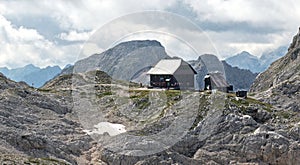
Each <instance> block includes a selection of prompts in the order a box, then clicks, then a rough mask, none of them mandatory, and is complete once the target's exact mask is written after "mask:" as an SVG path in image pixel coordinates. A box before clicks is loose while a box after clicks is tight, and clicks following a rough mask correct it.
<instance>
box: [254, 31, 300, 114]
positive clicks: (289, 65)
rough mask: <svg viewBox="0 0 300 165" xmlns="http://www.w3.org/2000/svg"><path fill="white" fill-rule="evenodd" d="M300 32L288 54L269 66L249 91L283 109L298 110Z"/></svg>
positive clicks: (299, 96)
mask: <svg viewBox="0 0 300 165" xmlns="http://www.w3.org/2000/svg"><path fill="white" fill-rule="evenodd" d="M299 53H300V32H298V34H296V36H294V38H293V41H292V43H291V45H290V47H289V49H288V53H287V54H286V55H285V56H284V57H282V58H280V59H278V60H277V61H275V62H274V63H272V64H271V66H270V67H269V68H268V69H267V70H266V71H265V72H263V73H261V74H259V75H258V77H257V78H256V80H255V81H254V83H253V85H252V87H251V91H252V92H256V93H260V95H258V97H259V98H261V99H262V100H264V101H267V102H269V103H271V104H274V105H277V106H279V107H281V108H283V109H292V110H294V111H299V108H300V103H299V100H300V94H299V90H300V58H299V56H300V54H299Z"/></svg>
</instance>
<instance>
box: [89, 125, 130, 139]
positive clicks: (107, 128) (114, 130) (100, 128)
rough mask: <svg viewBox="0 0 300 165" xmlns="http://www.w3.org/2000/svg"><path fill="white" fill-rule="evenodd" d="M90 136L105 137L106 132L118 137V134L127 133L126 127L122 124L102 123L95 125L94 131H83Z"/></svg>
mask: <svg viewBox="0 0 300 165" xmlns="http://www.w3.org/2000/svg"><path fill="white" fill-rule="evenodd" d="M83 131H84V132H86V133H87V134H88V135H92V134H100V135H103V134H104V133H105V132H106V133H108V134H109V135H110V136H116V135H118V134H121V133H124V132H126V129H125V126H124V125H122V124H114V123H110V122H100V123H98V124H97V125H94V129H93V130H83Z"/></svg>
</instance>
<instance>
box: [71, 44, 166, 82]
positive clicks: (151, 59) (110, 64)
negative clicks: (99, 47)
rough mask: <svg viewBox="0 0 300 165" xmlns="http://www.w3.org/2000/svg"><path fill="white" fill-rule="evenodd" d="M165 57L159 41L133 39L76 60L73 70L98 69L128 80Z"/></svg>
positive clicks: (114, 76) (81, 71)
mask: <svg viewBox="0 0 300 165" xmlns="http://www.w3.org/2000/svg"><path fill="white" fill-rule="evenodd" d="M167 57H169V56H168V55H167V53H166V51H165V48H164V47H163V46H162V45H161V44H160V42H158V41H155V40H133V41H127V42H123V43H120V44H118V45H116V46H114V47H112V48H110V49H108V50H106V51H104V52H102V53H100V54H94V55H92V56H90V57H88V58H85V59H83V60H80V61H78V62H76V63H75V65H74V72H80V73H83V72H87V71H92V70H96V69H98V70H101V71H104V72H106V73H108V74H109V75H110V76H111V77H113V78H115V79H121V80H130V78H131V77H132V76H133V75H135V74H136V72H137V71H139V70H141V69H143V68H145V67H147V66H153V65H155V64H156V63H157V62H158V61H160V60H161V59H163V58H167Z"/></svg>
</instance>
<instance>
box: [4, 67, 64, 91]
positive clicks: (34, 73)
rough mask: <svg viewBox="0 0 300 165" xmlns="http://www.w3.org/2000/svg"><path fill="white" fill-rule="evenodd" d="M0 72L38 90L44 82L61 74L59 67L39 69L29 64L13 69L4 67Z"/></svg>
mask: <svg viewBox="0 0 300 165" xmlns="http://www.w3.org/2000/svg"><path fill="white" fill-rule="evenodd" d="M0 72H2V73H3V74H4V75H5V76H6V77H8V78H10V79H12V80H14V81H17V82H19V81H24V82H26V83H27V84H28V85H32V86H34V87H36V88H38V87H41V86H42V85H43V84H44V83H45V82H47V81H49V80H51V79H52V78H53V77H55V76H56V75H58V74H59V73H60V72H61V68H60V67H59V66H48V67H46V68H39V67H36V66H34V65H32V64H29V65H26V66H24V67H20V68H15V69H8V68H6V67H3V68H0Z"/></svg>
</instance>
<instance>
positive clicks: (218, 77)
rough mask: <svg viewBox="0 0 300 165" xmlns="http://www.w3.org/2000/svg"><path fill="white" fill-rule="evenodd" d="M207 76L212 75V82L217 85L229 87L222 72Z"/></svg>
mask: <svg viewBox="0 0 300 165" xmlns="http://www.w3.org/2000/svg"><path fill="white" fill-rule="evenodd" d="M205 77H210V80H211V82H212V83H213V84H214V85H215V86H216V87H228V86H229V84H228V83H227V82H226V80H225V77H224V75H223V74H222V73H220V72H217V73H209V74H208V75H206V76H205Z"/></svg>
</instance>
